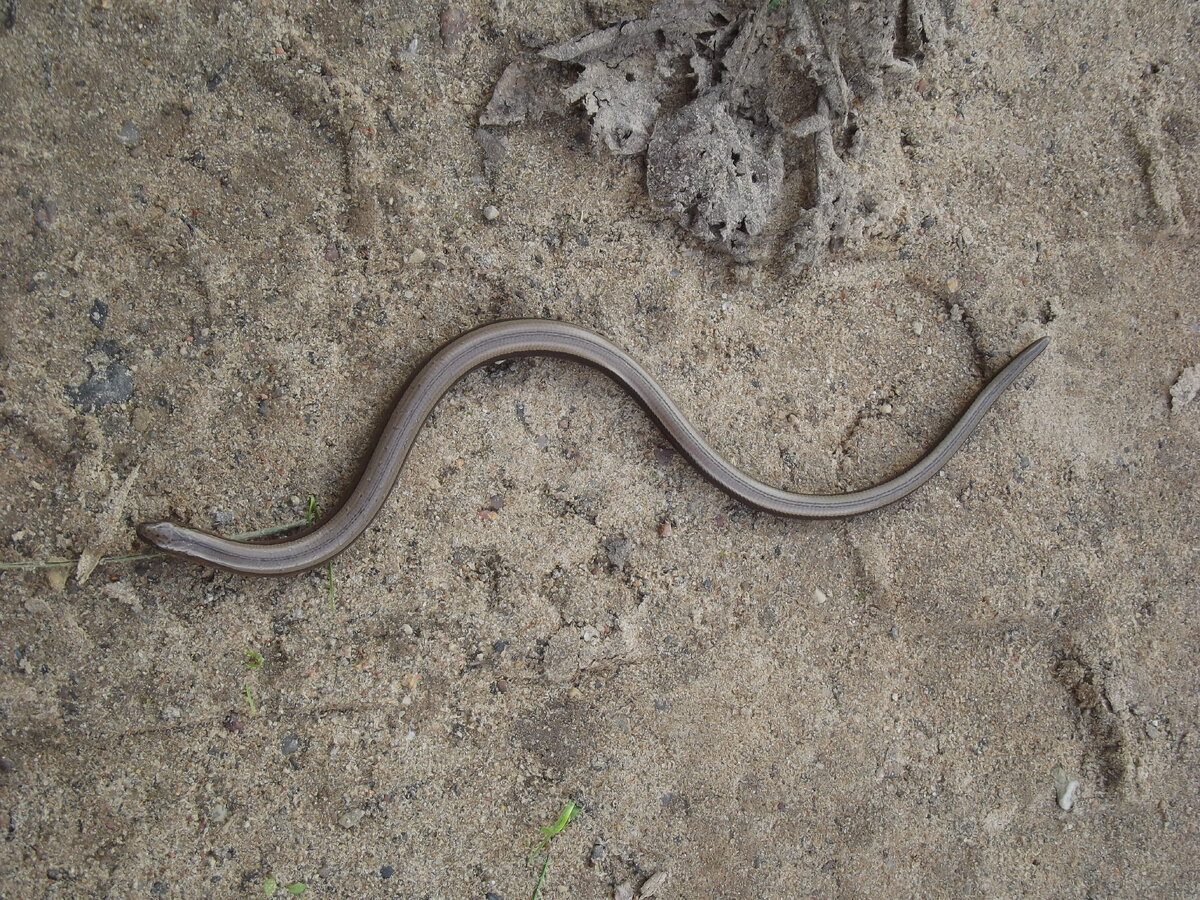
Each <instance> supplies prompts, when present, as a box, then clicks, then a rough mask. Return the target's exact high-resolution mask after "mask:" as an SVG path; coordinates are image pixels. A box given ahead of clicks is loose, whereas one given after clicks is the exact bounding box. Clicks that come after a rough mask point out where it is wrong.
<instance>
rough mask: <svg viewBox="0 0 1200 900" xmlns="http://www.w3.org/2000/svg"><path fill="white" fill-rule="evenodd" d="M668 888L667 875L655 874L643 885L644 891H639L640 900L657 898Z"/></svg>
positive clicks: (662, 873) (663, 873) (664, 873)
mask: <svg viewBox="0 0 1200 900" xmlns="http://www.w3.org/2000/svg"><path fill="white" fill-rule="evenodd" d="M666 886H667V873H666V872H655V873H654V874H653V875H651V876H650V877H649V878H647V879H646V881H645V882H644V883H643V884H642V889H641V890H640V891H638V900H650V898H651V897H657V896H659V892H660V891H661V890H662V889H663V888H664V887H666Z"/></svg>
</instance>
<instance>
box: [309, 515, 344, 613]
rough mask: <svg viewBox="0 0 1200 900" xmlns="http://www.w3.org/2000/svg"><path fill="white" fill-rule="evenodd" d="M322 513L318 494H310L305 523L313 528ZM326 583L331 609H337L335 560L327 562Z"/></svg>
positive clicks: (333, 610) (334, 610)
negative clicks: (334, 580) (334, 574)
mask: <svg viewBox="0 0 1200 900" xmlns="http://www.w3.org/2000/svg"><path fill="white" fill-rule="evenodd" d="M320 515H321V506H320V504H319V503H317V495H316V494H309V495H308V508H307V509H306V510H305V511H304V524H305V526H306V527H309V528H311V527H312V525H313V523H314V522H316V521H317V517H318V516H320ZM325 583H326V584H327V585H328V591H329V611H330V612H336V611H337V598H336V596H335V594H334V591H333V560H330V561H329V562H327V563H325Z"/></svg>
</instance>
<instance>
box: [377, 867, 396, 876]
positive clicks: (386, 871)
mask: <svg viewBox="0 0 1200 900" xmlns="http://www.w3.org/2000/svg"><path fill="white" fill-rule="evenodd" d="M395 874H396V870H395V869H393V868H392V867H391V866H383V867H382V868H380V870H379V877H380V878H383V879H388V878H391V877H392V876H393V875H395Z"/></svg>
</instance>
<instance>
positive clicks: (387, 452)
mask: <svg viewBox="0 0 1200 900" xmlns="http://www.w3.org/2000/svg"><path fill="white" fill-rule="evenodd" d="M1048 342H1049V338H1041V339H1040V340H1037V341H1035V342H1034V343H1032V344H1030V345H1029V346H1028V347H1026V348H1025V349H1024V350H1022V351H1021V352H1020V353H1019V354H1018V355H1017V356H1015V357H1014V358H1013V359H1012V361H1010V362H1009V363H1008V365H1007V366H1005V367H1004V369H1002V370H1001V371H1000V372H999V374H997V375H996V376H995V377H994V378H993V379H992V380H991V381H990V382H989V383H988V384H987V386H986V387H984V388H983V390H981V391H980V392H979V394H978V395H977V396H976V397H975V399H974V400H973V401H972V402H971V404H970V405H969V406H968V407H967V409H966V411H965V412H964V413H963V414H962V415H961V416H960V417H959V419H958V421H957V422H955V423H954V425H953V426H952V427H951V428H950V430H949V431H948V432H947V433H946V435H945V437H943V438H942V439H941V441H939V442H938V444H937V445H936V446H935V447H934V448H933V449H932V450H930V451H929V452H928V453H927V454H926V455H925V456H924V457H922V458H921V459H920V460H919V461H918V462H917V463H915V464H914V465H913V466H912V467H911V468H909V469H908V470H907V471H905V472H902V473H901V474H899V475H897V476H896V477H895V478H892V479H890V480H889V481H885V482H884V483H882V484H879V485H876V486H874V487H871V488H866V489H864V490H860V491H853V492H851V493H846V494H833V495H824V494H796V493H789V492H787V491H782V490H779V489H777V488H773V487H771V486H770V485H766V484H763V483H762V482H761V481H758V480H756V479H755V478H752V477H751V476H749V475H747V474H746V473H744V472H742V471H740V470H739V469H737V468H736V467H735V466H733V465H732V464H731V463H729V462H728V461H726V460H725V459H724V458H723V457H722V456H720V455H719V454H718V453H717V452H716V451H715V450H714V449H713V448H712V447H711V446H710V445H709V443H708V442H707V441H706V440H705V439H704V438H703V437H702V436H701V435H700V433H699V432H697V431H696V429H695V427H693V425H692V424H691V423H690V422H689V421H688V420H687V418H686V417H685V416H684V415H683V413H681V412H680V411H679V409H678V408H677V407H676V406H675V404H674V403H673V402H672V400H671V399H670V397H668V396H667V395H666V393H665V392H664V391H663V389H662V387H660V386H659V384H658V383H657V382H656V381H655V380H654V379H653V378H652V377H651V376H650V375H649V374H648V373H647V372H646V371H645V370H644V369H643V368H642V367H641V366H640V365H639V364H638V363H637V362H636V361H635V360H633V359H632V358H631V357H630V356H629V355H628V354H626V353H625V352H624V351H622V350H620V349H619V348H618V347H616V346H614V345H613V344H612V343H610V342H609V341H607V340H605V339H604V338H602V337H600V336H599V335H597V334H594V333H593V332H591V331H589V330H587V329H586V328H581V327H579V326H577V325H570V324H567V323H564V322H555V321H550V320H547V319H512V320H507V321H501V322H495V323H493V324H490V325H485V326H483V327H481V328H477V329H475V330H473V331H468V332H466V333H465V334H463V335H460V336H459V337H457V338H455V339H454V340H452V341H450V342H449V343H448V344H446V345H445V346H444V347H442V349H441V350H439V351H438V352H437V353H436V354H434V355H433V357H431V358H430V359H429V361H428V362H427V363H426V364H425V365H424V366H423V367H422V368H421V369H419V370H418V371H417V373H416V374H415V375H414V376H413V378H412V380H411V381H410V382H409V383H408V386H407V388H406V389H405V391H404V393H403V394H402V395H401V397H400V400H399V401H398V402H397V403H396V406H395V408H394V410H393V411H392V414H391V418H390V419H389V420H388V422H387V425H386V426H385V427H384V429H383V432H382V435H381V437H380V438H379V441H378V443H377V444H376V445H375V449H374V451H373V452H372V454H371V456H370V459H369V460H368V462H367V464H366V468H365V469H364V470H363V474H362V476H361V477H360V479H359V481H358V484H357V485H356V486H355V488H354V490H353V491H352V492H351V494H350V496H349V497H347V498H346V500H345V502H344V503H343V504H342V506H341V507H340V508H339V509H338V510H337V511H336V512H335V513H334V514H333V515H332V516H330V517H329V518H328V519H326V520H325V521H324V522H322V523H321V524H320V525H318V526H317V527H316V528H314V529H313V530H311V531H309V532H307V533H305V534H301V535H299V536H297V537H292V538H288V539H285V540H281V541H276V542H273V543H250V542H245V541H235V540H230V539H229V538H223V537H220V536H218V535H215V534H210V533H208V532H204V531H198V530H196V529H193V528H187V527H185V526H182V525H177V524H175V523H173V522H147V523H144V524H142V525H139V526H138V534H139V535H140V536H141V537H142V539H143V540H145V541H147V542H148V543H150V544H153V545H154V546H156V547H158V548H159V549H161V550H164V551H166V552H167V553H171V554H174V555H176V556H180V557H183V558H185V559H188V560H191V561H193V562H196V563H200V564H202V565H207V566H215V567H218V568H222V569H226V570H229V571H232V572H241V573H245V574H249V575H287V574H290V573H293V572H302V571H304V570H306V569H311V568H313V567H315V566H319V565H321V564H322V563H324V562H325V561H327V560H329V559H331V558H332V557H334V556H336V555H337V554H339V553H341V552H342V551H343V550H345V549H346V548H347V547H349V546H350V544H352V543H353V542H354V540H355V539H356V538H358V536H359V535H361V534H362V533H363V531H365V530H366V528H367V526H368V525H369V524H370V523H371V521H372V520H373V519H374V518H375V516H376V514H377V513H378V512H379V510H380V509H381V508H382V506H383V504H384V501H385V500H386V499H387V497H388V495H389V494H390V493H391V490H392V487H393V486H394V485H395V483H396V481H397V480H398V479H399V477H400V471H401V469H402V468H403V466H404V462H405V460H406V459H407V458H408V453H409V450H410V449H411V448H412V445H413V442H414V441H415V440H416V437H417V434H418V432H420V430H421V427H422V426H423V425H424V423H425V420H426V419H427V418H428V417H429V414H430V413H431V412H432V411H433V408H434V406H436V405H437V403H438V401H439V400H440V399H441V398H442V396H443V395H444V394H445V393H446V392H447V391H448V390H449V389H450V388H451V387H453V385H454V384H455V383H456V382H457V381H458V380H459V379H460V378H462V377H463V376H464V375H466V374H467V373H468V372H470V371H472V370H473V369H477V368H479V367H480V366H483V365H486V364H487V363H490V362H494V361H496V360H500V359H506V358H511V357H515V356H554V357H562V358H566V359H570V360H573V361H575V362H581V363H586V364H588V365H590V366H594V367H595V368H597V369H599V370H600V371H601V372H603V373H605V374H606V375H608V376H609V377H610V378H612V379H613V380H614V381H615V382H616V383H617V384H619V385H620V386H621V387H623V388H624V389H625V390H627V391H628V392H629V393H630V394H632V395H633V397H634V398H635V399H637V400H638V402H639V403H641V405H642V406H643V407H644V408H645V409H646V411H647V412H648V413H649V415H650V417H651V418H652V419H653V420H654V422H655V423H656V424H657V425H658V426H659V427H660V428H661V429H662V430H663V431H664V432H665V433H666V435H667V437H669V438H670V439H671V442H672V443H673V444H674V445H675V447H676V448H677V449H678V450H679V452H680V453H681V454H682V455H683V456H684V457H686V458H687V459H688V460H689V461H690V462H691V463H692V465H694V466H695V467H696V468H697V469H698V470H699V471H700V473H701V474H703V475H704V476H705V477H706V478H707V479H708V480H709V481H711V482H712V483H713V484H715V485H716V486H717V487H719V488H721V489H722V490H723V491H725V492H726V493H727V494H729V495H730V496H732V497H735V498H736V499H738V500H740V501H741V502H743V503H745V504H747V505H749V506H753V507H756V508H758V509H761V510H764V511H766V512H769V513H771V514H773V515H777V516H789V517H794V518H802V519H819V518H832V517H844V516H853V515H858V514H859V513H865V512H869V511H871V510H874V509H878V508H879V507H881V506H885V505H887V504H889V503H894V502H895V501H897V500H899V499H901V498H902V497H905V496H907V495H908V494H909V493H911V492H912V491H914V490H916V489H917V488H918V487H920V486H921V485H922V484H924V483H925V482H926V481H928V480H929V479H930V478H932V477H933V476H934V475H935V474H936V473H937V472H938V470H940V469H941V468H942V466H944V465H945V464H946V462H947V461H948V460H949V459H950V457H951V456H953V455H954V453H955V451H957V450H958V448H959V447H960V446H962V444H963V442H964V441H965V440H966V439H967V438H968V437H970V435H971V433H972V432H973V431H974V430H975V428H976V426H978V424H979V422H980V420H981V419H982V418H983V416H984V415H985V414H986V413H987V411H988V410H989V409H990V408H991V407H992V405H993V404H994V403H995V402H996V400H997V399H998V398H999V396H1000V395H1001V394H1002V393H1003V392H1004V390H1005V389H1006V388H1007V387H1008V386H1009V385H1011V384H1012V383H1013V381H1015V380H1016V378H1017V377H1018V376H1019V375H1020V374H1021V373H1022V372H1023V371H1024V370H1025V369H1026V367H1028V366H1029V364H1030V363H1032V362H1033V361H1034V359H1036V358H1037V356H1038V355H1039V354H1040V353H1041V352H1042V351H1043V350H1044V349H1045V348H1046V344H1047V343H1048Z"/></svg>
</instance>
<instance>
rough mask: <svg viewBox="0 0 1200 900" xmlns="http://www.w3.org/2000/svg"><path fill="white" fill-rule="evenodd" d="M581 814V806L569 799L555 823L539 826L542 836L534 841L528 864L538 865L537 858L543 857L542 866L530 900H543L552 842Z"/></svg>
mask: <svg viewBox="0 0 1200 900" xmlns="http://www.w3.org/2000/svg"><path fill="white" fill-rule="evenodd" d="M577 815H579V806H578V805H577V804H576V803H575V801H574V800H568V801H567V805H566V806H564V807H563V808H562V812H561V813H559V814H558V819H557V821H555V823H554V824H553V825H547V826H545V827H543V828H539V829H538V831H540V832H541V834H542V836H541V837H540V838H539V839H538V840H536V841H534V843H533V846H532V847H531V848H530V850H529V859H528V862H527V865H529V866H534V865H537V860H538V858H539V857H541V866H540V867H539V868H538V875H537V881H536V882H535V883H534V885H533V893H532V894H531V895H530V897H529V900H541V897H542V887H543V886H544V885H545V884H546V872H547V871H548V870H549V869H550V842H551V841H552V840H554V838H555V836H557V835H558V834H559V832H561V831H562V830H563V829H564V828H566V827H567V826H568V825H570V824H571V821H572V820H573V819H574V818H575V817H576V816H577Z"/></svg>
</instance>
